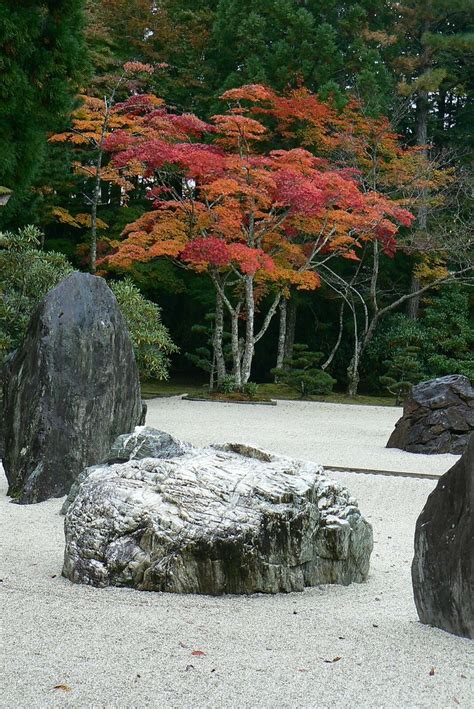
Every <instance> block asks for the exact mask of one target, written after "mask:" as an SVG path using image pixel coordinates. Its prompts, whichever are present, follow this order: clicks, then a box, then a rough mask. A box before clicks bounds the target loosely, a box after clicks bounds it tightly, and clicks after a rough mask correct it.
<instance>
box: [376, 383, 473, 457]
mask: <svg viewBox="0 0 474 709" xmlns="http://www.w3.org/2000/svg"><path fill="white" fill-rule="evenodd" d="M472 431H474V388H473V387H472V386H471V384H470V382H469V379H468V378H467V377H463V376H461V375H458V374H456V375H450V376H447V377H439V378H438V379H432V380H430V381H428V382H422V383H421V384H418V385H417V386H415V387H413V389H412V392H411V395H410V396H409V398H408V399H407V400H406V401H405V403H404V405H403V416H402V417H401V419H399V421H397V423H396V425H395V430H394V431H393V433H392V435H391V436H390V438H389V441H388V443H387V448H401V449H402V450H405V451H409V452H410V453H462V452H463V451H464V450H465V448H466V446H467V441H468V439H469V436H470V434H471V432H472Z"/></svg>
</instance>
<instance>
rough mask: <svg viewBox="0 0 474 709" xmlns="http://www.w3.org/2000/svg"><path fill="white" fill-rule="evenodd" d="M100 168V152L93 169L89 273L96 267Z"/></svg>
mask: <svg viewBox="0 0 474 709" xmlns="http://www.w3.org/2000/svg"><path fill="white" fill-rule="evenodd" d="M101 166H102V150H100V151H99V154H98V156H97V163H96V167H95V178H94V191H93V194H92V204H91V248H90V268H91V272H92V273H95V272H96V266H97V206H98V204H99V202H100V168H101Z"/></svg>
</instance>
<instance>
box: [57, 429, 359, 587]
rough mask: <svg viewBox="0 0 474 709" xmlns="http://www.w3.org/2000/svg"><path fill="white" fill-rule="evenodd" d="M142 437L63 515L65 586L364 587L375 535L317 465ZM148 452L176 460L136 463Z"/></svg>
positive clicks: (96, 471)
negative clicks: (361, 584) (355, 584)
mask: <svg viewBox="0 0 474 709" xmlns="http://www.w3.org/2000/svg"><path fill="white" fill-rule="evenodd" d="M140 435H141V438H142V443H141V445H140V447H139V448H138V449H136V450H137V453H138V457H130V459H129V460H128V461H127V462H123V463H122V462H121V463H109V464H108V465H102V466H96V467H94V468H91V469H89V471H88V472H87V473H86V474H85V476H84V479H83V480H82V482H81V484H80V486H79V490H78V491H77V494H76V497H75V499H74V500H73V501H72V503H71V505H70V507H69V509H68V512H67V514H66V519H65V535H66V548H65V554H64V567H63V575H64V576H66V577H67V578H69V579H70V580H71V581H74V582H76V583H86V584H92V585H94V586H107V585H115V586H130V587H133V588H137V589H139V590H145V591H168V592H172V593H208V594H213V595H217V594H223V593H258V592H261V593H277V592H279V591H302V590H303V589H304V588H305V587H306V586H315V585H318V584H322V583H339V584H349V583H352V582H362V581H365V579H366V578H367V575H368V571H369V560H370V554H371V551H372V546H373V540H372V528H371V526H370V524H369V523H368V522H367V521H366V520H365V519H364V517H363V516H362V514H361V512H360V510H359V508H358V505H357V502H356V500H354V498H353V497H351V495H350V493H349V492H348V490H347V489H345V488H344V487H343V486H342V485H340V484H339V483H337V482H334V481H332V480H330V479H328V478H327V477H326V476H325V475H324V471H323V469H322V468H321V467H320V466H318V465H316V464H314V463H305V462H302V461H295V460H290V459H288V458H282V457H281V456H276V455H272V454H268V453H265V452H264V451H258V450H256V449H254V448H251V447H248V446H239V445H231V446H224V447H222V448H220V449H218V448H214V447H212V448H204V449H199V448H193V447H192V446H186V445H185V444H184V447H183V444H180V443H179V442H176V441H174V440H173V439H171V440H168V441H164V446H160V445H159V441H160V440H161V439H163V436H164V435H166V434H163V433H161V432H158V431H156V432H152V431H150V429H145V432H142V433H141V434H140V432H138V436H137V437H136V438H139V437H140ZM146 437H148V438H149V442H148V443H146V441H145V438H146ZM122 438H123V437H122ZM157 444H158V445H157ZM135 448H136V447H134V449H135ZM145 448H148V450H153V448H157V450H158V452H159V453H160V455H161V454H163V453H164V451H165V450H166V449H168V450H169V451H170V453H171V454H172V455H171V456H170V457H156V458H149V457H141V453H140V452H139V450H140V449H141V450H142V451H143V450H145ZM114 449H116V450H117V452H118V456H115V457H118V458H119V459H121V456H122V457H123V454H124V453H125V454H126V455H128V452H129V451H130V450H131V448H130V446H129V444H128V442H127V441H125V443H124V442H123V441H122V443H120V442H119V443H118V444H117V446H114ZM173 451H175V452H174V453H173ZM137 453H136V454H137ZM136 454H134V455H136Z"/></svg>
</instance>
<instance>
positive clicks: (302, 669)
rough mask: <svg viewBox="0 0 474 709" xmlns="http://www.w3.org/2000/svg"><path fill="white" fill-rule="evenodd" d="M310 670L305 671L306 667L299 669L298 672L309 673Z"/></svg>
mask: <svg viewBox="0 0 474 709" xmlns="http://www.w3.org/2000/svg"><path fill="white" fill-rule="evenodd" d="M307 671H308V670H305V669H304V667H298V672H307Z"/></svg>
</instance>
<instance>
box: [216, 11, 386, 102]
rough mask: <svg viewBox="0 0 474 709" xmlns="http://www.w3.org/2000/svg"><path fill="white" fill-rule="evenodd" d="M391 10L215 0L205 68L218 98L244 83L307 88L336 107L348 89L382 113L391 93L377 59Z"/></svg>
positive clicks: (379, 56)
mask: <svg viewBox="0 0 474 709" xmlns="http://www.w3.org/2000/svg"><path fill="white" fill-rule="evenodd" d="M390 14H391V9H390V7H389V6H388V4H387V6H385V5H382V6H381V5H380V3H378V2H375V1H374V0H359V1H358V2H351V1H350V0H338V1H336V0H327V1H326V2H324V3H321V2H320V1H319V0H307V2H304V3H301V2H298V0H274V1H273V2H268V1H267V0H220V2H219V4H218V6H217V10H216V19H215V22H214V27H213V33H212V38H211V46H212V48H213V54H212V55H211V57H210V61H211V62H212V63H213V65H214V72H213V75H214V77H215V82H216V90H217V91H219V92H220V91H221V90H224V89H227V88H229V87H233V86H238V85H241V84H243V83H264V84H268V85H270V86H272V87H273V88H276V89H280V90H282V89H285V88H286V87H288V86H289V85H293V86H294V85H295V84H297V83H301V82H302V83H304V84H305V85H306V86H307V87H308V88H310V89H312V90H315V91H319V92H320V93H321V95H323V96H324V95H327V94H328V93H333V94H335V95H336V97H338V98H339V100H341V101H342V100H344V99H345V98H346V97H347V89H348V88H350V89H352V90H354V91H355V92H357V93H358V94H359V95H361V96H362V97H365V98H367V99H370V104H371V107H372V108H373V110H380V108H381V107H382V106H383V105H386V102H387V99H388V97H389V95H390V93H391V91H392V88H393V81H392V79H391V73H390V70H387V68H386V67H385V66H384V64H383V61H382V56H381V51H382V50H383V48H384V46H385V45H386V44H387V43H388V44H389V43H390V42H391V41H392V39H391V38H390V37H389V35H388V34H387V33H385V32H383V31H382V30H383V29H384V23H386V22H388V18H389V17H390Z"/></svg>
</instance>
